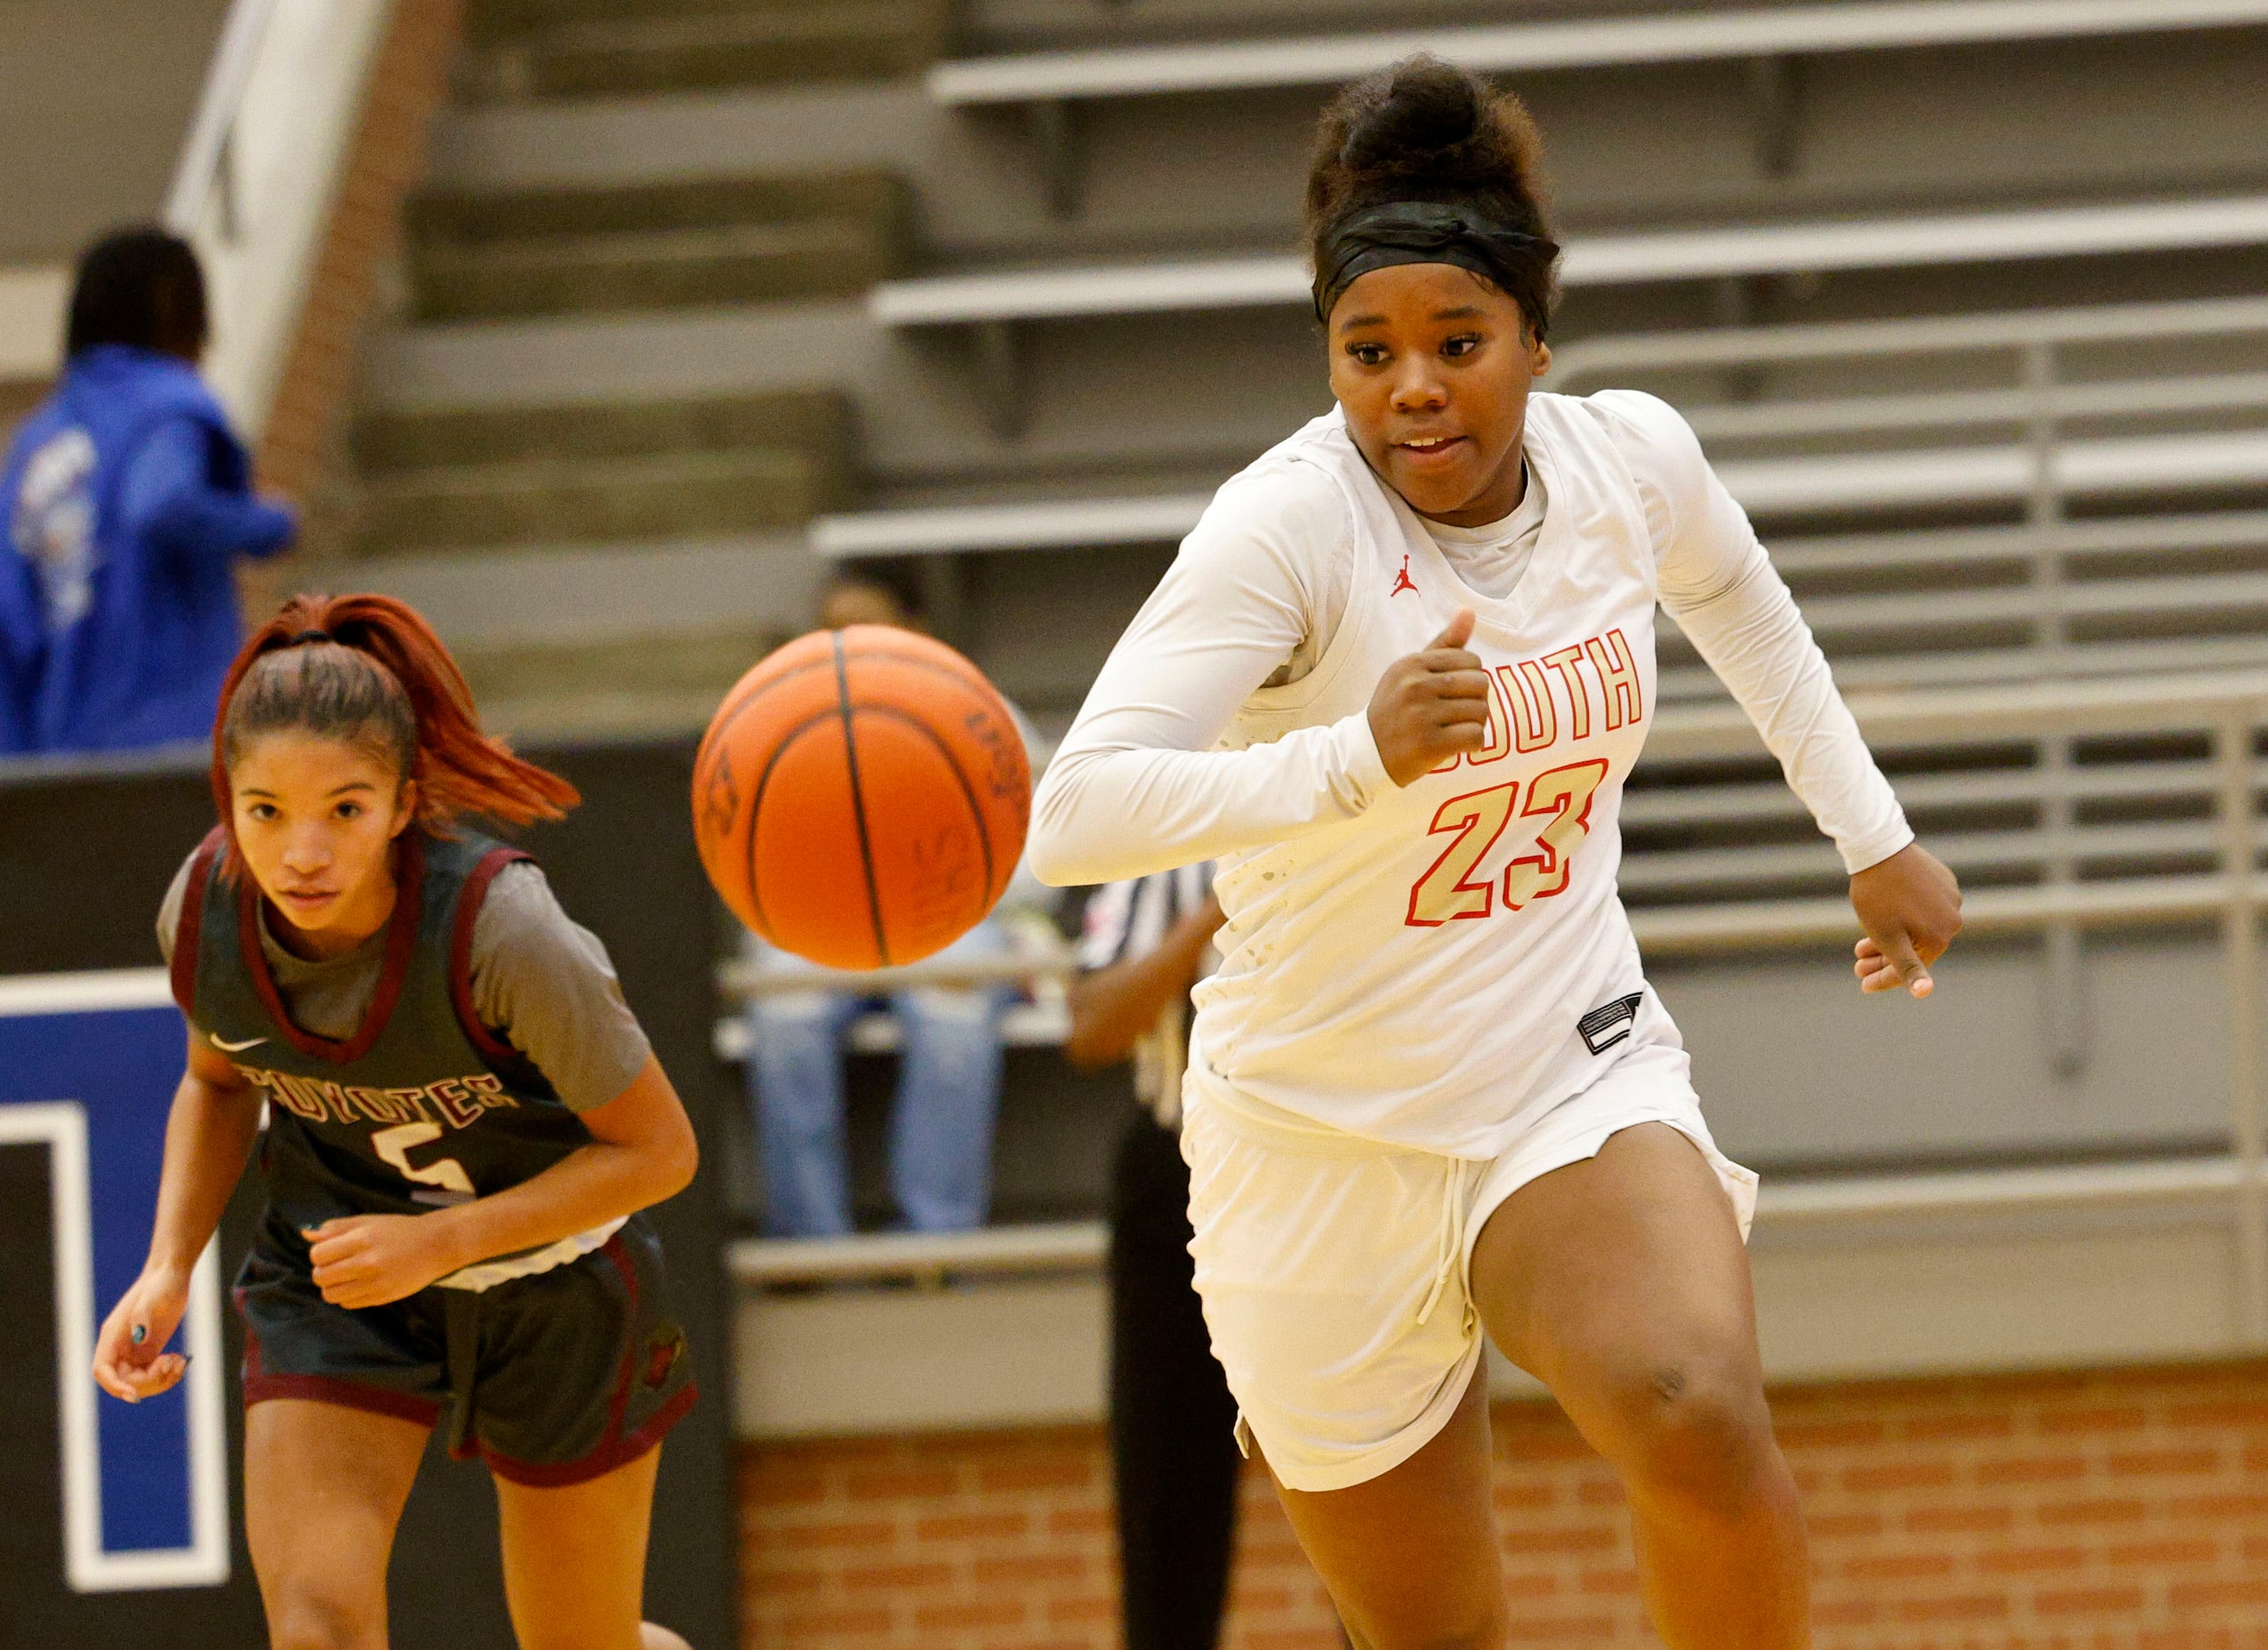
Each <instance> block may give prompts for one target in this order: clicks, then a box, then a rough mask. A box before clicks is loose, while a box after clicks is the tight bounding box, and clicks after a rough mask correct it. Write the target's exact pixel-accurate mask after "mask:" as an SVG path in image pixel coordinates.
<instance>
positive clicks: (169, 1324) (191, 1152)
mask: <svg viewBox="0 0 2268 1650" xmlns="http://www.w3.org/2000/svg"><path fill="white" fill-rule="evenodd" d="M259 1131H260V1094H259V1091H258V1090H256V1089H254V1087H253V1086H251V1085H250V1084H248V1083H247V1082H246V1081H245V1080H244V1079H243V1078H242V1077H241V1076H239V1074H238V1072H237V1070H236V1068H235V1067H234V1066H232V1065H231V1064H229V1063H228V1062H227V1061H226V1060H225V1059H223V1058H221V1057H220V1056H219V1055H217V1054H216V1053H214V1052H213V1051H212V1050H210V1049H208V1048H205V1047H203V1045H202V1044H201V1043H200V1042H198V1041H197V1034H196V1028H195V1027H191V1028H189V1060H188V1070H187V1071H185V1072H182V1073H181V1083H180V1087H179V1088H177V1089H175V1090H174V1091H173V1110H172V1112H171V1113H169V1114H168V1115H167V1116H166V1165H165V1168H164V1170H163V1171H162V1173H161V1175H160V1177H159V1179H158V1219H157V1222H156V1226H155V1229H154V1230H153V1231H152V1232H151V1234H150V1254H149V1258H148V1259H146V1260H145V1261H144V1263H143V1264H142V1275H141V1276H140V1277H139V1278H136V1279H135V1280H134V1285H133V1287H131V1288H130V1289H129V1290H128V1291H127V1292H126V1293H125V1294H123V1295H122V1296H121V1297H120V1298H119V1301H118V1304H117V1305H116V1306H115V1307H112V1308H111V1313H110V1315H109V1317H107V1319H105V1320H104V1321H103V1325H102V1332H101V1334H99V1335H98V1336H97V1337H95V1344H94V1379H95V1381H96V1383H97V1384H98V1385H99V1386H100V1387H101V1388H102V1389H103V1390H104V1391H105V1392H107V1393H109V1394H110V1395H111V1396H113V1397H116V1398H123V1399H125V1400H126V1401H127V1402H128V1403H140V1402H141V1401H142V1400H143V1399H144V1398H149V1397H155V1396H157V1395H158V1393H160V1392H163V1391H165V1390H166V1389H167V1388H168V1387H170V1386H172V1385H173V1383H174V1382H175V1381H179V1380H180V1378H181V1374H182V1372H183V1371H184V1370H186V1369H187V1368H188V1359H187V1358H185V1357H183V1356H182V1355H181V1354H180V1353H179V1352H167V1351H166V1342H167V1341H169V1340H171V1339H172V1338H173V1331H174V1330H176V1329H178V1328H179V1327H180V1322H181V1315H182V1313H183V1312H185V1311H186V1310H188V1300H189V1275H190V1273H191V1272H193V1271H195V1270H196V1264H197V1257H198V1256H201V1255H203V1253H204V1252H205V1245H206V1244H208V1243H210V1241H212V1234H213V1232H214V1230H215V1228H217V1226H219V1225H220V1218H221V1214H222V1212H223V1211H225V1209H226V1208H227V1207H228V1200H229V1197H230V1196H231V1194H232V1193H233V1192H234V1191H235V1190H236V1182H238V1180H239V1179H240V1178H241V1177H242V1175H243V1174H244V1163H245V1159H246V1158H247V1156H249V1155H250V1153H251V1151H252V1139H253V1137H254V1135H255V1134H257V1133H258V1132H259Z"/></svg>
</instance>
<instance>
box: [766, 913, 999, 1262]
mask: <svg viewBox="0 0 2268 1650" xmlns="http://www.w3.org/2000/svg"><path fill="white" fill-rule="evenodd" d="M1006 949H1007V942H1006V940H1005V939H1004V938H1003V936H1002V935H1001V934H1000V932H999V931H998V929H997V928H995V927H994V926H993V925H992V924H990V923H989V922H986V923H980V924H977V926H976V927H975V928H974V929H972V930H970V931H969V932H968V933H966V934H964V935H962V936H961V938H960V939H957V940H955V941H954V943H953V944H952V945H951V946H948V947H946V949H945V950H944V951H942V952H940V953H939V956H940V957H943V958H951V959H955V960H958V959H961V958H964V957H979V956H985V957H989V956H997V955H999V954H1002V953H1003V952H1005V950H1006ZM774 955H777V953H775V954H774ZM857 977H858V976H855V975H846V976H844V978H845V979H846V980H847V981H855V980H856V979H857ZM1013 997H1014V993H1013V991H1012V990H1010V989H1009V988H1007V987H1005V986H991V987H985V988H982V989H978V990H975V991H938V990H932V989H923V990H919V991H898V992H895V993H893V994H892V995H891V996H890V998H888V1002H889V1005H890V1009H891V1012H892V1013H895V1015H896V1016H897V1021H898V1031H899V1035H900V1042H899V1052H898V1094H897V1101H896V1104H895V1107H894V1108H893V1109H892V1110H891V1114H890V1190H891V1193H892V1195H893V1196H894V1197H895V1198H896V1199H897V1204H898V1209H899V1212H900V1213H901V1214H902V1216H903V1217H904V1221H905V1225H906V1226H907V1227H908V1228H909V1229H910V1230H913V1231H916V1232H966V1231H968V1230H969V1229H970V1228H972V1227H975V1226H982V1225H983V1224H984V1217H985V1215H986V1213H987V1212H989V1210H990V1206H991V1202H992V1124H993V1119H994V1117H995V1116H996V1115H997V1114H998V1110H999V1106H1000V1013H1001V1011H1002V1010H1003V1009H1004V1008H1005V1007H1006V1006H1007V1005H1008V1004H1009V1002H1010V1001H1012V1000H1013ZM874 1000H875V999H874V998H871V997H867V996H864V995H861V994H860V993H859V992H858V991H855V990H851V991H789V992H782V993H778V994H776V995H771V996H765V997H759V998H756V999H755V1002H754V1003H753V1004H752V1005H750V1007H749V1009H748V1022H749V1027H750V1029H751V1030H752V1031H753V1032H754V1033H755V1045H756V1046H755V1056H754V1057H752V1058H751V1059H750V1060H749V1062H748V1087H749V1101H750V1104H751V1107H752V1109H753V1110H754V1112H755V1123H756V1145H757V1150H758V1153H759V1155H760V1156H761V1157H762V1161H763V1175H764V1208H765V1226H766V1228H767V1229H768V1230H769V1231H770V1232H771V1234H773V1235H774V1236H777V1237H839V1236H841V1235H843V1234H846V1233H848V1232H850V1231H851V1230H852V1226H851V1186H850V1171H849V1167H848V1164H847V1163H846V1161H845V1156H846V1153H845V1152H844V1149H843V1033H844V1032H845V1030H847V1029H848V1028H849V1027H850V1024H851V1020H854V1019H856V1018H857V1017H858V1014H859V1013H860V1012H861V1011H862V1010H864V1009H865V1007H866V1006H867V1005H869V1004H871V1003H873V1001H874Z"/></svg>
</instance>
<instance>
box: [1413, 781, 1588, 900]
mask: <svg viewBox="0 0 2268 1650" xmlns="http://www.w3.org/2000/svg"><path fill="white" fill-rule="evenodd" d="M1606 777H1607V764H1606V763H1605V762H1600V761H1593V762H1576V763H1573V764H1572V766H1569V767H1565V768H1554V769H1552V770H1550V772H1548V773H1540V774H1538V775H1536V776H1535V778H1534V779H1532V780H1530V781H1529V782H1528V801H1527V806H1526V807H1521V808H1520V809H1519V812H1518V814H1516V815H1515V814H1514V813H1513V806H1514V804H1515V803H1517V802H1518V801H1519V799H1520V786H1519V784H1516V783H1514V784H1498V785H1491V786H1490V787H1489V788H1488V789H1487V790H1485V791H1473V792H1468V793H1467V794H1465V795H1463V796H1454V797H1451V798H1450V799H1448V800H1447V801H1446V802H1444V803H1442V804H1441V806H1440V807H1439V808H1438V809H1436V810H1435V811H1434V814H1433V822H1432V825H1431V826H1429V827H1428V828H1427V829H1426V835H1427V836H1449V837H1451V838H1452V840H1451V841H1450V843H1449V845H1448V846H1447V847H1446V848H1444V849H1442V850H1441V854H1440V858H1437V859H1436V860H1434V861H1433V863H1432V866H1431V867H1430V868H1429V869H1428V870H1427V871H1426V873H1425V875H1424V876H1422V877H1420V878H1418V880H1417V882H1416V883H1415V884H1414V885H1413V886H1412V887H1411V888H1410V915H1409V916H1408V917H1406V918H1404V919H1403V920H1404V922H1405V923H1406V924H1408V925H1409V926H1410V927H1412V928H1438V927H1440V925H1441V924H1443V923H1447V922H1454V921H1455V920H1457V919H1459V918H1462V917H1487V916H1490V915H1491V914H1492V913H1493V912H1494V910H1495V909H1496V897H1497V884H1498V882H1499V880H1501V881H1502V882H1503V884H1504V908H1505V910H1508V911H1516V910H1520V908H1521V906H1523V905H1526V904H1528V902H1530V901H1532V900H1548V899H1550V897H1551V896H1552V895H1555V894H1557V893H1560V892H1562V891H1564V890H1565V888H1566V886H1567V870H1568V862H1569V860H1570V859H1572V858H1573V857H1574V853H1575V850H1576V849H1578V848H1580V846H1581V845H1582V843H1583V838H1584V837H1586V836H1589V835H1590V832H1591V798H1592V796H1593V795H1594V793H1595V792H1597V791H1598V788H1599V786H1600V785H1601V784H1603V783H1604V782H1605V780H1606ZM1515 817H1517V818H1520V819H1523V820H1527V819H1542V820H1543V821H1545V822H1544V823H1543V826H1542V827H1541V828H1539V829H1537V831H1536V833H1535V847H1536V851H1535V852H1534V853H1532V854H1522V855H1521V856H1520V857H1519V858H1517V859H1514V860H1513V862H1512V863H1511V864H1510V865H1508V866H1505V868H1504V875H1503V876H1502V878H1501V879H1499V878H1498V877H1495V876H1491V877H1489V878H1487V879H1486V880H1482V881H1477V882H1476V881H1475V880H1473V873H1474V872H1475V870H1476V869H1477V868H1478V867H1479V866H1480V863H1481V861H1482V860H1484V859H1485V858H1488V856H1489V853H1490V851H1491V850H1493V849H1494V848H1495V847H1496V844H1497V839H1498V838H1499V836H1503V835H1504V833H1505V828H1506V826H1507V825H1509V824H1510V823H1511V822H1512V821H1513V819H1514V818H1515Z"/></svg>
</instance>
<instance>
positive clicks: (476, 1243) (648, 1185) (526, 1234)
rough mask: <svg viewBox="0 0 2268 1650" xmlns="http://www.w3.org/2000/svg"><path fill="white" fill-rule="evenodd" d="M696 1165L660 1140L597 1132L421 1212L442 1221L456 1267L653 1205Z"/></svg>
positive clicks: (688, 1176) (677, 1186)
mask: <svg viewBox="0 0 2268 1650" xmlns="http://www.w3.org/2000/svg"><path fill="white" fill-rule="evenodd" d="M693 1169H694V1162H693V1160H692V1159H691V1158H690V1157H689V1156H688V1155H686V1154H683V1153H676V1152H673V1151H669V1150H666V1149H665V1148H662V1147H660V1146H656V1145H611V1144H609V1143H608V1142H606V1141H603V1140H596V1141H593V1142H592V1143H591V1144H590V1145H586V1146H584V1147H582V1148H580V1149H579V1150H578V1151H576V1152H574V1153H571V1154H570V1155H568V1156H566V1157H564V1158H562V1159H561V1160H559V1161H558V1162H556V1163H554V1164H553V1165H552V1166H551V1167H550V1168H547V1169H545V1170H544V1171H543V1172H542V1173H541V1174H540V1175H535V1176H534V1177H533V1178H531V1179H528V1180H525V1181H522V1182H520V1183H519V1185H517V1186H513V1187H511V1188H509V1189H508V1190H504V1191H500V1192H497V1193H494V1194H493V1195H491V1196H490V1197H482V1198H477V1199H475V1201H473V1202H471V1203H467V1204H458V1205H457V1206H456V1207H454V1208H453V1209H444V1210H438V1211H437V1212H434V1213H433V1214H431V1215H428V1216H425V1217H423V1218H424V1219H427V1220H431V1221H435V1222H438V1223H439V1226H440V1227H441V1232H440V1234H439V1235H441V1236H442V1238H443V1239H444V1241H446V1244H447V1246H448V1253H449V1258H450V1270H451V1271H455V1270H456V1269H457V1268H459V1267H462V1266H470V1265H473V1264H475V1263H477V1262H480V1261H485V1260H493V1259H495V1258H496V1257H497V1256H499V1255H516V1254H518V1253H519V1252H520V1251H521V1250H523V1249H541V1248H542V1247H543V1246H544V1245H545V1244H547V1243H556V1242H557V1241H559V1240H560V1239H562V1238H567V1237H573V1236H574V1235H575V1234H577V1233H578V1232H588V1231H589V1230H591V1229H592V1228H593V1226H604V1225H606V1224H607V1223H608V1221H609V1220H619V1219H622V1218H624V1217H625V1216H628V1215H633V1214H636V1213H637V1212H638V1211H639V1210H641V1209H648V1208H651V1207H652V1206H653V1205H654V1204H658V1203H661V1202H664V1201H666V1199H668V1198H671V1197H675V1196H676V1195H677V1194H678V1193H679V1192H681V1191H682V1190H685V1187H686V1185H687V1183H688V1182H690V1181H691V1180H692V1178H693Z"/></svg>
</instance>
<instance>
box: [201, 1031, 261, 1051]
mask: <svg viewBox="0 0 2268 1650" xmlns="http://www.w3.org/2000/svg"><path fill="white" fill-rule="evenodd" d="M205 1035H206V1036H207V1037H209V1038H210V1039H211V1040H212V1046H213V1047H214V1048H216V1049H218V1050H221V1052H222V1053H224V1054H241V1053H243V1052H244V1051H245V1050H247V1049H250V1048H256V1047H257V1046H259V1045H260V1044H261V1043H263V1042H267V1041H268V1039H267V1038H265V1037H247V1038H246V1039H245V1040H244V1041H243V1042H223V1041H222V1040H221V1035H220V1033H218V1032H217V1031H208V1032H207V1033H205Z"/></svg>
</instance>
